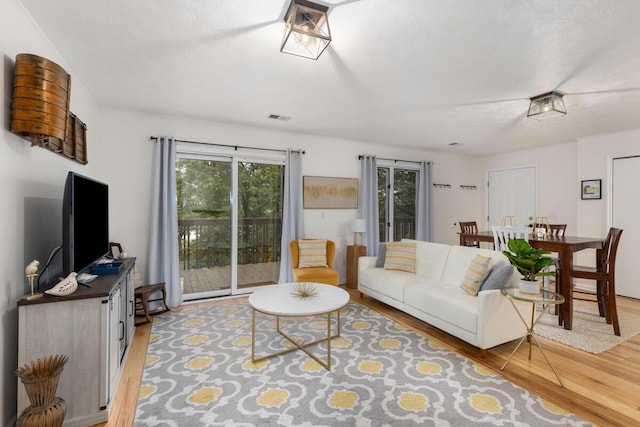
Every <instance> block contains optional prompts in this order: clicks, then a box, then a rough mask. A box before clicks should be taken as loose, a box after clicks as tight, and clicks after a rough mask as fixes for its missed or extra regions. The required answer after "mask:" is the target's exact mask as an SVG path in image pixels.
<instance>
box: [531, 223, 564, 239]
mask: <svg viewBox="0 0 640 427" xmlns="http://www.w3.org/2000/svg"><path fill="white" fill-rule="evenodd" d="M547 226H548V230H547V231H548V233H549V235H550V236H553V237H562V236H564V232H565V231H566V230H567V224H533V229H534V230H537V229H538V228H547Z"/></svg>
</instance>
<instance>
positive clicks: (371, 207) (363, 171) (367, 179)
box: [360, 156, 380, 256]
mask: <svg viewBox="0 0 640 427" xmlns="http://www.w3.org/2000/svg"><path fill="white" fill-rule="evenodd" d="M360 186H361V191H360V206H361V212H362V218H363V219H364V220H365V221H366V223H367V231H365V233H364V237H363V239H362V244H363V245H364V246H366V247H367V255H369V256H376V255H378V245H379V243H380V231H379V228H378V226H379V220H378V165H377V161H376V157H375V156H361V157H360Z"/></svg>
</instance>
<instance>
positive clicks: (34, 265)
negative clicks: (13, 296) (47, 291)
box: [22, 259, 42, 300]
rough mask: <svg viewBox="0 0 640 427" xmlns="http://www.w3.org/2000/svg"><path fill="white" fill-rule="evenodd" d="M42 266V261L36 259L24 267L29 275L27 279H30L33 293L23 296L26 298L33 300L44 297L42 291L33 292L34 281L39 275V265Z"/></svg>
mask: <svg viewBox="0 0 640 427" xmlns="http://www.w3.org/2000/svg"><path fill="white" fill-rule="evenodd" d="M39 266H40V261H38V260H37V259H34V260H33V261H31V262H30V263H29V264H27V266H26V267H25V269H24V272H25V274H26V276H27V280H28V281H29V287H30V288H31V294H30V295H25V296H23V297H22V298H23V299H26V300H32V299H37V298H40V297H42V293H40V292H38V293H35V294H34V293H33V281H34V280H35V278H36V277H38V267H39Z"/></svg>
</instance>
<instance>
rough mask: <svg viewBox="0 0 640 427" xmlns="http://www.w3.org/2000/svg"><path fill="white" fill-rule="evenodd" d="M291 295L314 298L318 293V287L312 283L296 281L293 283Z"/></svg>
mask: <svg viewBox="0 0 640 427" xmlns="http://www.w3.org/2000/svg"><path fill="white" fill-rule="evenodd" d="M291 295H293V296H294V297H296V298H300V299H303V298H313V297H315V296H317V295H318V288H317V287H316V285H314V284H312V283H296V284H295V285H293V290H292V291H291Z"/></svg>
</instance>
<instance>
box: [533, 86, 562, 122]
mask: <svg viewBox="0 0 640 427" xmlns="http://www.w3.org/2000/svg"><path fill="white" fill-rule="evenodd" d="M563 96H564V95H563V94H561V93H559V92H549V93H545V94H542V95H538V96H534V97H533V98H531V104H529V112H528V113H527V117H529V118H532V119H536V120H543V119H548V118H549V117H556V116H562V115H564V114H567V109H566V108H565V106H564V101H563V100H562V97H563Z"/></svg>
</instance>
